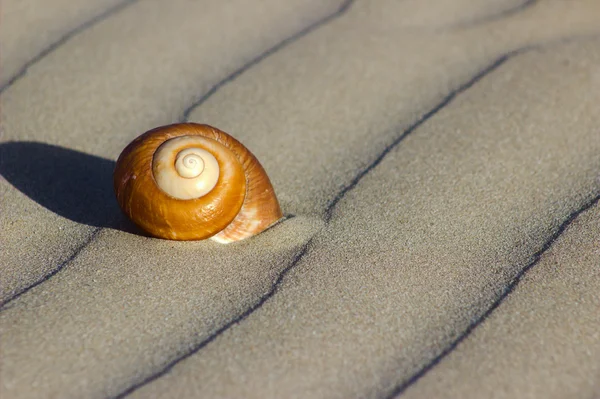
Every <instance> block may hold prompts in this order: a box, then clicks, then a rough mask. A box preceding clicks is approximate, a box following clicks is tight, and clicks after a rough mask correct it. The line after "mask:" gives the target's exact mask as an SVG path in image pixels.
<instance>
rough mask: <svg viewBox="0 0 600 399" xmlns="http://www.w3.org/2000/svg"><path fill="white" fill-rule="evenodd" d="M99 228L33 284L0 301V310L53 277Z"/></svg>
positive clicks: (92, 238) (89, 240)
mask: <svg viewBox="0 0 600 399" xmlns="http://www.w3.org/2000/svg"><path fill="white" fill-rule="evenodd" d="M100 230H102V228H101V227H97V228H95V229H94V230H92V233H91V234H90V236H89V237H88V238H87V240H85V241H84V242H83V243H81V244H80V245H79V246H78V247H77V248H75V251H74V252H73V253H72V254H71V256H69V257H68V258H67V259H66V260H65V261H63V262H62V263H61V264H60V265H58V267H57V268H56V269H54V270H52V271H51V272H50V273H49V274H46V275H45V276H44V277H42V278H41V279H40V280H38V281H36V282H35V283H33V284H31V285H29V286H28V287H26V288H24V289H22V290H21V291H19V292H17V293H16V294H14V295H13V296H12V297H10V298H8V299H7V300H5V301H4V302H0V311H4V310H6V309H8V307H6V306H5V305H7V304H8V303H9V302H12V301H14V300H15V299H17V298H18V297H20V296H21V295H23V294H25V293H26V292H27V291H29V290H31V289H32V288H35V287H37V286H38V285H40V284H42V283H43V282H45V281H47V280H49V279H51V278H52V277H54V276H55V275H56V274H57V273H58V272H60V271H61V270H62V269H63V268H64V267H65V266H66V265H68V264H69V263H71V261H73V259H75V258H76V257H77V256H79V254H80V253H81V251H83V249H84V248H85V247H87V246H88V245H89V244H90V243H91V242H92V241H94V240H95V239H96V236H97V235H98V233H100Z"/></svg>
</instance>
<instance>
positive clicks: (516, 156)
mask: <svg viewBox="0 0 600 399" xmlns="http://www.w3.org/2000/svg"><path fill="white" fill-rule="evenodd" d="M571 60H577V61H576V62H572V61H571ZM599 61H600V43H599V42H598V41H586V42H577V43H574V44H571V45H562V46H550V47H548V48H544V49H543V50H534V51H530V52H527V53H524V54H521V55H517V56H514V57H513V58H511V59H510V60H509V61H507V62H506V63H504V64H503V65H501V66H500V67H498V69H497V70H495V71H494V72H492V73H490V74H489V75H488V76H486V77H484V78H483V79H481V80H480V81H479V82H478V83H477V85H475V86H473V87H472V88H470V89H469V90H468V91H467V92H465V93H464V94H462V95H460V96H457V97H456V98H455V100H454V101H452V102H451V103H450V104H449V105H448V106H447V107H445V108H444V109H442V110H441V111H439V113H438V114H436V115H435V116H433V117H432V118H431V119H430V120H428V121H427V122H425V123H424V124H423V125H422V126H420V127H419V128H418V129H417V130H416V131H414V133H412V134H410V135H409V136H408V137H407V138H406V139H405V140H404V141H403V142H402V143H401V144H400V145H398V146H397V147H395V148H393V149H392V150H391V151H390V152H389V154H387V156H386V157H385V158H384V159H383V161H382V162H381V163H380V164H379V165H378V166H376V167H375V168H374V169H373V170H371V171H370V173H369V174H368V175H366V176H365V177H364V178H363V179H362V180H360V182H359V183H358V184H357V185H356V187H355V188H354V189H353V190H351V191H350V192H348V193H347V195H346V196H345V197H344V198H343V199H342V200H341V201H340V202H339V204H338V206H337V207H336V208H335V210H334V212H333V218H332V221H331V223H330V224H329V225H328V226H327V228H326V229H325V230H324V231H323V232H322V233H321V234H319V235H317V237H316V238H315V239H314V240H313V242H312V244H311V246H310V248H309V250H308V252H307V254H306V255H305V256H304V257H303V258H302V260H301V261H300V262H299V263H298V265H297V266H296V267H295V268H294V269H292V271H291V272H290V273H289V274H288V275H287V276H286V278H285V279H284V281H283V284H282V286H281V287H280V289H279V291H278V293H277V295H275V296H274V297H273V298H272V299H271V300H269V301H268V302H267V303H265V304H264V305H263V306H262V307H261V308H260V309H259V310H257V311H256V312H254V313H253V314H252V315H251V316H249V317H248V318H247V319H246V320H245V321H244V322H242V323H240V324H239V325H238V326H235V327H233V328H231V329H230V330H228V331H227V332H225V333H224V334H222V335H221V336H220V337H218V338H217V339H216V340H215V341H214V342H212V343H210V344H209V345H207V346H206V348H204V349H203V351H202V352H200V353H198V354H196V355H194V356H192V357H190V358H188V359H186V360H184V361H182V362H181V363H180V364H179V365H178V366H176V367H175V368H174V369H172V370H171V371H170V372H169V374H167V375H166V376H164V377H162V378H160V379H158V380H156V381H154V382H152V383H150V384H148V385H146V386H144V387H143V388H141V389H140V390H138V391H136V394H137V397H140V398H141V397H170V396H172V395H175V396H177V397H190V398H191V397H224V398H225V397H241V396H243V397H256V398H266V397H269V398H270V397H272V398H278V397H289V398H292V397H298V398H300V397H306V396H309V397H324V398H325V397H327V398H329V397H339V398H348V397H381V396H382V395H383V396H386V395H388V394H390V393H393V392H394V391H395V390H396V389H398V387H401V386H402V385H403V384H404V383H405V382H406V381H408V380H409V379H410V377H411V376H412V375H413V374H415V373H416V372H418V371H419V370H420V369H421V368H423V367H425V366H426V365H427V364H428V362H430V361H432V359H434V358H435V357H436V356H437V355H438V354H440V353H441V352H442V351H443V350H444V348H446V347H447V346H449V345H451V344H452V343H453V342H454V340H456V339H457V337H459V336H460V335H461V334H462V333H463V332H464V331H465V330H466V329H467V328H468V326H469V325H470V323H471V321H472V320H477V318H479V317H480V316H481V315H482V314H484V313H485V312H486V310H487V309H488V308H489V307H490V306H491V305H492V303H493V302H494V301H495V300H496V299H497V298H498V297H499V296H501V295H502V293H503V290H504V288H505V287H506V286H507V284H509V282H510V281H511V280H512V279H513V278H514V277H515V276H516V275H518V274H519V273H520V271H521V270H523V269H524V268H525V267H527V265H528V264H529V263H530V262H531V261H532V256H533V255H534V254H535V253H536V252H538V251H540V250H541V249H543V248H544V246H545V243H547V242H548V241H549V240H551V239H552V237H553V234H554V233H555V232H556V231H557V230H558V229H559V227H560V226H561V224H562V223H563V222H564V221H565V220H568V218H569V216H570V215H571V214H572V213H573V212H576V211H577V210H578V209H580V208H581V207H582V206H584V205H585V204H586V203H588V202H589V201H590V200H591V199H592V198H594V197H595V196H596V195H597V193H598V192H600V181H599V179H598V177H599V173H598V171H599V170H600V159H599V158H598V153H599V151H600V135H599V134H598V130H597V126H598V123H600V119H599V116H598V114H597V113H595V112H593V109H594V107H595V104H596V103H597V102H598V101H599V100H600V98H599V95H598V93H600V80H598V78H597V76H596V75H595V74H596V72H597V69H596V65H597V63H598V62H599ZM552 109H553V110H555V112H549V110H552ZM559 111H560V112H559ZM566 131H568V132H569V134H567V135H566V134H565V132H566ZM590 289H591V290H593V289H594V286H593V285H590ZM590 295H592V294H590ZM589 306H594V305H593V304H590V305H589ZM590 309H591V308H590ZM588 328H589V329H593V328H594V327H593V326H589V327H588ZM571 359H572V360H571V361H573V362H575V363H576V362H577V357H575V356H574V357H572V358H571ZM562 360H563V361H568V358H565V359H562ZM574 366H576V364H574ZM465 389H468V388H465ZM134 396H135V395H134ZM424 397H427V396H424Z"/></svg>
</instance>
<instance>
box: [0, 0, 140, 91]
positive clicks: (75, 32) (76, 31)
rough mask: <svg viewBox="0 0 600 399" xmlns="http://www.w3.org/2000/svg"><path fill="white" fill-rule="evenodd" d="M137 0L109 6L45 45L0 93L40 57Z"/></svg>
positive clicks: (25, 72)
mask: <svg viewBox="0 0 600 399" xmlns="http://www.w3.org/2000/svg"><path fill="white" fill-rule="evenodd" d="M138 1H139V0H125V1H123V2H121V3H119V4H117V5H115V6H113V7H111V8H109V9H108V10H106V11H104V12H103V13H101V14H98V15H96V16H95V17H93V18H92V19H90V20H87V21H86V22H84V23H83V24H81V25H79V26H78V27H76V28H75V29H73V30H71V31H69V32H67V33H66V34H64V35H63V36H62V37H60V38H59V39H58V40H57V41H55V42H54V43H52V44H51V45H49V46H48V47H46V48H45V49H43V50H42V51H41V52H40V53H39V54H38V55H36V56H35V57H33V58H32V59H30V60H29V61H27V62H26V63H25V65H23V66H22V67H21V68H20V69H19V71H18V72H17V73H16V74H15V75H14V76H13V77H12V78H10V79H9V80H8V82H6V83H5V84H4V85H2V86H1V87H0V94H2V93H3V92H4V90H6V89H8V88H9V87H10V86H12V85H13V84H14V83H15V82H17V81H18V80H19V79H21V78H22V77H23V76H25V75H26V74H27V70H28V69H29V68H30V67H31V66H33V65H34V64H36V63H37V62H38V61H40V60H41V59H42V58H44V57H46V56H47V55H48V54H50V53H52V52H53V51H55V50H56V49H57V48H59V47H60V46H62V45H63V44H65V43H66V42H67V41H68V40H69V39H71V38H72V37H74V36H76V35H78V34H79V33H81V32H83V31H84V30H86V29H88V28H91V27H92V26H94V25H96V24H98V23H100V22H102V21H104V20H105V19H107V18H108V17H110V16H111V15H114V14H116V13H118V12H119V11H122V10H124V9H125V8H127V7H129V6H130V5H132V4H134V3H137V2H138Z"/></svg>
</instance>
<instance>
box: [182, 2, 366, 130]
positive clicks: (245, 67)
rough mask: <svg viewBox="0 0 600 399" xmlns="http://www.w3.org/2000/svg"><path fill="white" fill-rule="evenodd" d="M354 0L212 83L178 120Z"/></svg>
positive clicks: (342, 10) (328, 20)
mask: <svg viewBox="0 0 600 399" xmlns="http://www.w3.org/2000/svg"><path fill="white" fill-rule="evenodd" d="M354 1H355V0H346V1H345V2H344V3H342V5H341V7H340V8H338V10H337V11H336V12H334V13H333V14H330V15H328V16H326V17H324V18H322V19H320V20H318V21H316V22H313V23H312V24H310V25H308V26H307V27H306V28H304V29H302V30H301V31H300V32H297V33H295V34H293V35H292V36H290V37H288V38H286V39H284V40H282V41H281V42H279V43H278V44H276V45H275V46H273V47H271V48H270V49H268V50H266V51H265V52H263V53H262V54H260V55H259V56H258V57H256V58H254V59H252V60H250V61H249V62H248V63H246V64H244V65H243V66H242V67H241V68H240V69H238V70H237V71H235V72H234V73H232V74H231V75H229V76H228V77H226V78H225V79H223V80H221V81H220V82H219V83H217V84H216V85H214V86H213V87H212V88H211V89H210V90H209V91H207V92H206V94H204V95H203V96H202V97H200V98H199V99H198V100H197V101H195V102H194V103H192V105H190V106H189V107H187V108H186V109H185V111H184V112H183V115H182V116H181V118H179V121H180V122H187V121H188V119H189V117H190V114H191V113H192V111H194V109H196V108H197V107H199V106H200V105H202V104H203V103H204V102H205V101H206V100H208V99H209V98H210V97H211V96H212V95H213V94H215V93H216V92H217V91H218V90H219V89H220V88H221V87H223V86H225V85H226V84H227V83H230V82H232V81H234V80H235V79H236V78H238V77H239V76H240V75H241V74H243V73H244V72H246V71H247V70H249V69H250V68H252V67H253V66H255V65H256V64H258V63H260V62H261V61H262V60H264V59H265V58H268V57H269V56H271V55H273V54H275V53H276V52H278V51H279V50H281V49H282V48H284V47H286V46H287V45H288V44H291V43H293V42H295V41H297V40H298V39H301V38H302V37H304V36H306V35H307V34H309V33H310V32H312V31H314V30H315V29H317V28H320V27H321V26H323V25H326V24H327V23H328V22H330V21H332V20H334V19H336V18H338V17H340V16H341V15H343V14H344V13H346V11H348V9H349V8H350V6H351V5H352V3H354Z"/></svg>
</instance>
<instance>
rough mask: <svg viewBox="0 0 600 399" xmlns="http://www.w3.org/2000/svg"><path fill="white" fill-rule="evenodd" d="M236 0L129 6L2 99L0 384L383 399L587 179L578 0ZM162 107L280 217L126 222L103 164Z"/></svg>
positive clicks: (596, 26) (592, 25)
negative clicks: (222, 146)
mask: <svg viewBox="0 0 600 399" xmlns="http://www.w3.org/2000/svg"><path fill="white" fill-rule="evenodd" d="M106 3H107V4H106V5H105V8H104V9H101V7H100V6H99V5H95V6H93V7H92V6H90V5H88V6H86V7H88V8H86V10H87V11H85V12H83V11H81V13H80V14H77V18H75V17H72V18H71V19H68V18H66V17H65V19H64V20H59V19H57V18H54V19H53V23H54V24H55V26H57V27H58V28H52V29H54V31H55V32H69V29H73V26H79V25H78V23H85V20H86V19H85V18H84V17H85V16H87V17H89V18H93V15H100V14H101V13H102V12H105V11H106V10H107V9H108V7H109V5H108V2H106ZM256 4H258V2H257V3H256ZM256 4H255V3H251V2H242V1H235V2H231V3H227V5H225V4H224V3H223V2H218V1H212V2H191V1H185V0H177V1H171V2H161V1H158V0H147V1H140V2H135V3H132V4H129V5H128V6H127V7H124V8H122V9H120V10H118V11H117V12H114V13H113V14H111V15H109V16H108V17H107V18H106V19H104V20H102V21H99V22H97V23H95V24H91V25H90V26H89V27H88V28H87V29H82V31H81V32H78V33H76V34H74V35H73V37H72V38H70V39H69V40H67V41H66V42H65V43H64V44H62V45H60V46H59V47H57V48H56V49H55V50H53V51H52V52H50V53H49V54H48V55H46V56H44V57H42V58H41V59H40V60H39V61H37V62H36V63H35V64H34V65H32V66H31V67H30V68H29V70H28V73H27V74H26V75H24V76H22V77H21V78H19V79H18V80H16V81H15V82H14V84H12V85H10V86H9V87H8V88H7V89H6V90H5V91H4V92H3V93H2V96H1V97H0V100H1V101H2V109H1V112H2V121H1V123H2V134H3V135H2V143H0V174H1V175H2V176H3V179H4V180H0V195H1V202H0V207H1V208H0V241H1V243H2V251H0V265H2V266H1V267H2V273H1V274H0V286H1V287H2V297H1V298H0V301H2V300H10V299H11V298H13V297H14V295H15V294H18V293H20V292H22V291H23V290H27V288H28V287H30V286H31V285H33V284H37V283H38V282H41V284H39V285H37V286H36V287H34V288H32V289H29V290H27V292H26V293H24V294H23V295H20V296H18V297H17V298H16V299H14V300H12V301H10V302H9V303H8V304H7V305H5V306H4V307H3V308H1V309H0V334H1V337H0V338H1V345H2V348H0V349H1V351H2V357H1V361H2V364H0V370H2V371H1V373H2V374H1V375H0V377H1V378H0V384H1V385H0V394H1V396H2V397H3V398H4V397H8V398H12V397H15V398H16V397H43V396H54V397H61V398H62V397H106V396H115V395H118V394H119V393H123V392H125V393H128V394H129V393H131V394H132V395H131V396H139V397H149V396H163V397H261V398H262V397H381V396H387V395H393V394H394V393H396V392H397V391H398V390H399V389H400V388H402V387H403V384H405V383H406V382H407V381H410V379H411V377H412V376H414V375H415V373H417V372H418V371H419V370H422V369H423V367H425V366H427V365H428V364H429V363H430V362H431V361H432V360H433V359H434V358H435V357H436V356H437V355H439V354H440V353H442V352H443V351H444V350H445V349H446V348H448V347H449V346H450V345H451V344H452V343H453V342H454V341H455V339H456V338H457V337H458V336H460V335H461V334H462V333H463V332H464V331H465V329H467V328H468V326H469V325H470V323H471V321H472V320H475V319H477V318H478V317H479V316H481V315H482V314H484V313H485V312H486V311H487V310H488V309H489V307H490V306H491V304H492V303H493V302H494V300H496V299H497V298H498V295H500V293H501V292H502V290H503V289H504V288H505V287H506V286H507V284H509V282H510V281H511V279H513V278H514V277H515V276H516V275H518V273H519V272H520V271H521V270H523V268H525V267H526V266H527V265H528V264H529V263H530V261H531V257H532V256H533V254H535V253H536V252H537V251H539V250H540V249H541V248H543V246H544V244H545V243H546V242H547V241H548V240H549V239H550V237H552V235H553V234H554V232H555V231H556V230H557V229H558V228H559V226H560V225H561V223H563V222H564V220H566V219H567V218H568V217H569V215H570V214H572V212H575V211H576V210H578V209H579V208H581V207H582V206H584V204H586V203H587V202H588V201H589V200H590V199H591V198H593V197H594V196H595V195H596V194H597V193H598V192H599V191H600V182H599V181H598V175H599V172H598V171H599V170H600V160H599V158H598V156H597V154H598V153H600V134H599V133H598V129H597V126H599V123H598V122H600V121H599V120H598V119H599V118H600V116H598V113H597V112H596V110H597V104H598V100H599V98H598V96H599V95H598V93H600V91H599V90H598V86H599V85H600V75H599V74H598V70H597V67H596V66H597V65H598V62H599V61H600V42H598V40H595V39H593V38H592V37H593V35H595V34H597V33H598V31H600V3H598V2H596V1H595V0H587V1H585V0H582V1H577V2H568V3H566V2H563V1H559V0H546V1H538V2H527V1H515V0H506V1H501V0H497V1H493V2H489V1H483V0H481V1H477V2H472V1H467V0H457V1H449V0H437V1H434V0H431V1H426V2H417V1H412V0H410V1H403V2H396V1H393V0H371V1H367V0H365V1H356V2H354V3H353V4H352V5H351V7H350V8H346V7H345V5H347V4H349V3H348V2H343V1H327V2H323V1H309V2H307V1H293V2H276V1H272V0H269V1H268V2H266V1H263V2H260V4H261V6H260V7H257V6H256ZM82 7H83V6H82ZM94 7H95V8H94ZM83 8H85V7H83ZM83 8H82V9H83ZM86 13H87V14H86ZM32 18H33V17H32ZM67 19H68V21H70V22H67ZM79 21H81V22H79ZM320 21H321V22H323V24H320ZM311 26H312V27H313V28H314V29H312V28H311V29H310V31H307V29H309V27H311ZM4 29H6V28H4ZM10 29H14V30H15V32H16V31H17V28H10ZM48 29H50V28H48ZM60 34H62V33H60ZM60 34H55V35H54V37H58V36H60ZM12 37H14V38H15V39H14V41H15V42H17V41H18V40H17V38H18V37H19V36H18V35H14V36H12ZM215 37H216V38H217V39H215ZM286 38H291V39H290V40H288V41H285V42H283V44H282V45H281V46H279V45H278V43H281V41H282V40H285V39H286ZM19 40H22V42H19V43H12V44H11V46H13V48H16V49H19V48H20V47H21V46H25V43H26V41H25V39H19ZM51 42H52V40H50V39H48V41H42V40H40V41H39V42H36V43H37V44H36V45H37V46H38V47H39V48H41V47H43V46H45V45H46V44H47V43H51ZM273 46H276V47H275V50H276V51H275V50H273V53H272V54H271V53H267V56H265V57H262V56H261V54H264V52H265V51H268V50H269V49H270V48H273ZM27 51H30V53H26V51H25V50H23V54H21V53H20V57H21V58H18V59H17V58H15V61H11V62H13V63H14V65H17V66H16V67H13V68H14V70H18V67H19V65H23V63H25V62H26V60H28V59H30V58H31V54H35V53H36V52H35V51H33V50H31V49H28V50H27ZM17 52H18V51H17ZM506 56H509V59H508V61H506V62H503V60H504V57H506ZM257 57H258V61H257V62H253V61H252V60H255V59H257ZM65 60H68V62H66V61H65ZM240 68H241V69H240ZM236 71H241V74H239V75H238V72H236ZM232 74H233V75H232ZM2 76H4V75H2ZM228 76H229V77H231V76H233V77H234V78H235V79H233V80H228V79H227V77H228ZM480 78H481V79H480ZM223 79H226V81H225V83H224V84H223V85H219V86H218V87H217V90H216V91H214V93H213V91H211V88H212V87H214V85H215V84H217V83H218V82H220V81H222V80H223ZM207 93H208V94H211V95H210V97H205V95H206V94H207ZM449 96H450V97H449ZM449 100H450V101H449ZM182 118H187V119H189V120H193V121H200V122H206V123H211V124H214V125H215V126H218V127H220V128H221V129H224V130H226V131H229V132H230V133H232V134H234V135H235V136H236V137H237V138H239V139H240V140H241V141H242V142H244V143H245V144H247V145H248V147H249V148H250V149H251V150H252V151H253V152H254V153H255V154H256V155H257V156H258V158H259V159H260V160H261V162H262V163H263V165H264V166H265V167H266V169H267V171H268V172H269V174H270V175H271V176H272V181H273V183H274V186H275V189H276V191H277V193H278V195H279V197H280V199H281V202H282V205H283V209H284V211H285V212H286V213H288V214H295V215H296V217H293V218H290V219H289V220H286V221H285V222H283V223H281V224H280V225H278V226H276V227H275V228H274V229H272V230H271V231H269V232H267V233H265V234H263V235H260V236H258V237H255V238H254V239H252V240H249V241H247V242H243V243H239V244H234V245H231V246H227V247H223V246H219V245H217V244H215V243H212V242H198V243H172V242H166V241H161V240H155V239H149V238H145V237H143V236H140V235H139V233H138V232H137V231H136V230H135V229H133V228H132V227H131V226H130V225H129V224H127V223H126V222H125V221H123V219H122V217H121V216H120V214H119V212H118V209H117V208H116V204H115V202H113V201H112V193H111V188H110V185H111V182H110V178H111V177H110V171H111V168H112V165H113V163H112V160H113V159H115V158H116V156H117V155H118V153H119V151H120V150H121V148H122V147H123V146H124V145H125V144H126V143H127V142H129V140H131V139H132V138H133V137H135V136H136V135H137V134H139V133H141V132H143V131H144V130H146V129H148V128H151V127H154V126H157V125H160V124H165V123H170V122H173V121H176V120H180V119H182ZM423 120H424V122H423V123H421V121H423ZM405 133H410V134H409V135H407V136H406V138H404V137H405ZM24 141H38V142H42V143H47V144H51V145H53V147H48V146H43V145H41V144H32V143H24ZM15 154H19V155H20V154H23V155H25V156H30V157H31V159H32V161H31V162H25V161H24V160H21V159H15V158H17V157H16V155H15ZM380 161H381V162H380ZM57 163H58V166H54V167H50V166H49V165H50V164H53V165H56V164H57ZM14 165H24V168H25V172H22V171H21V170H20V169H19V168H16V167H15V166H14ZM372 166H375V167H374V168H372ZM78 168H82V172H78V171H77V170H79V169H78ZM36 169H39V170H40V172H39V174H38V173H36ZM73 169H76V170H75V171H74V170H73ZM53 170H57V171H60V172H65V171H68V174H67V175H66V176H61V177H60V178H57V182H58V184H59V185H58V188H53V186H52V185H50V184H48V181H51V180H52V175H51V172H52V171H53ZM87 172H89V175H90V176H92V177H93V178H94V179H86V176H87V174H86V173H87ZM363 175H364V177H363V178H360V179H358V177H361V176H363ZM65 180H73V181H72V182H70V183H68V182H65ZM346 189H350V190H349V191H348V192H346V191H347V190H346ZM53 190H57V191H58V192H57V193H54V192H53ZM71 191H72V192H73V194H74V196H75V197H76V198H78V199H79V200H78V201H77V200H75V201H73V200H71V199H67V197H66V196H65V194H64V193H65V192H71ZM340 194H345V195H340ZM582 234H584V235H585V234H588V235H589V234H593V233H589V232H588V233H584V232H582ZM307 244H308V250H305V249H306V248H307ZM590 245H592V244H588V247H586V246H585V244H581V248H580V247H579V243H578V241H574V242H572V243H571V244H569V245H568V247H569V248H567V249H568V250H569V251H573V252H577V251H583V253H588V252H589V251H591V249H589V246H590ZM582 262H583V261H582ZM578 264H579V263H577V264H574V265H573V266H572V267H573V268H574V269H577V265H578ZM53 273H56V274H55V275H53V276H51V275H52V274H53ZM48 276H51V277H50V278H48V279H47V281H44V279H46V278H47V277H48ZM593 288H594V287H593V286H592V285H590V286H589V288H586V287H583V288H582V289H585V290H586V291H585V292H588V293H590V292H592V290H593ZM531 295H534V294H533V293H532V294H531ZM536 295H537V297H538V298H539V295H540V294H536ZM587 306H588V307H587V308H585V309H586V310H584V311H586V312H592V311H593V309H594V307H593V306H594V304H593V303H589V304H587ZM501 309H502V308H499V309H498V311H499V312H501V311H502V310H501ZM560 311H561V310H558V309H551V310H550V311H549V312H550V313H549V315H548V317H549V318H552V317H555V318H556V320H561V317H566V316H565V315H562V314H558V313H552V312H560ZM565 311H567V312H568V310H565ZM491 321H492V320H491V319H490V322H491ZM535 321H536V322H539V320H538V319H536V320H535ZM581 322H582V323H587V324H585V326H582V329H586V330H590V329H593V328H594V325H593V323H594V320H593V319H590V320H589V322H588V321H587V319H586V320H584V321H581ZM590 323H592V324H590ZM487 328H490V327H487ZM492 329H493V328H492ZM497 334H498V333H497ZM476 339H477V336H474V337H473V340H476ZM470 342H471V341H465V344H464V345H463V346H461V347H460V348H461V350H463V351H464V350H465V349H462V348H463V347H465V348H467V349H468V350H469V354H467V355H464V356H466V357H467V358H468V357H471V356H472V357H473V358H474V359H485V358H484V357H483V354H481V353H479V351H482V350H485V347H484V346H483V345H484V344H477V343H476V342H475V343H470ZM507 345H509V344H507ZM551 355H552V353H550V352H549V353H548V354H547V356H551ZM188 356H189V357H188ZM456 356H460V355H456ZM477 356H479V358H478V357H477ZM498 356H499V355H498ZM515 356H518V353H516V354H515ZM184 358H185V359H184ZM179 360H181V361H179ZM447 361H448V362H451V361H454V360H452V359H451V358H448V360H447ZM479 361H480V362H483V361H484V360H479ZM564 362H566V363H568V365H569V366H570V367H571V369H574V368H577V367H584V366H585V364H584V363H580V362H579V361H578V357H577V356H571V357H568V356H565V357H564ZM444 364H445V363H444V361H443V362H441V363H440V364H439V366H440V368H441V369H440V371H439V372H440V373H444V368H443V367H444ZM170 365H173V366H174V367H173V368H172V369H169V370H168V371H169V373H168V374H166V375H163V372H164V371H165V367H168V366H170ZM501 372H502V371H501V370H500V371H495V373H501ZM465 373H467V374H468V373H469V371H465ZM510 376H511V374H505V375H500V376H498V378H497V379H493V380H490V382H489V384H492V385H490V387H489V389H490V390H493V389H494V388H493V384H494V383H497V384H498V385H497V386H498V387H502V386H503V385H502V384H503V381H505V379H506V378H510ZM425 378H427V375H426V376H425V377H424V378H423V379H422V380H421V381H426V380H425ZM432 378H433V377H432ZM503 378H504V379H503ZM536 381H538V382H537V384H543V380H541V379H538V380H536ZM478 383H479V381H472V382H465V383H464V386H463V385H461V386H456V385H454V387H453V389H455V390H456V392H470V391H471V390H475V389H477V388H478V385H477V384H478ZM592 383H594V382H593V381H592ZM420 384H421V382H419V383H418V384H417V385H415V386H414V388H413V390H411V391H410V392H411V395H416V396H423V395H427V394H428V393H432V394H435V393H437V392H440V391H442V390H443V389H444V388H443V386H441V385H439V386H435V387H432V388H431V389H432V391H428V392H425V391H423V392H420V391H419V390H420V389H421V388H420ZM596 386H598V385H596ZM584 389H589V388H582V390H581V391H578V393H581V394H584V393H585V392H586V391H584ZM475 392H476V391H475ZM423 397H426V396H423Z"/></svg>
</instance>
